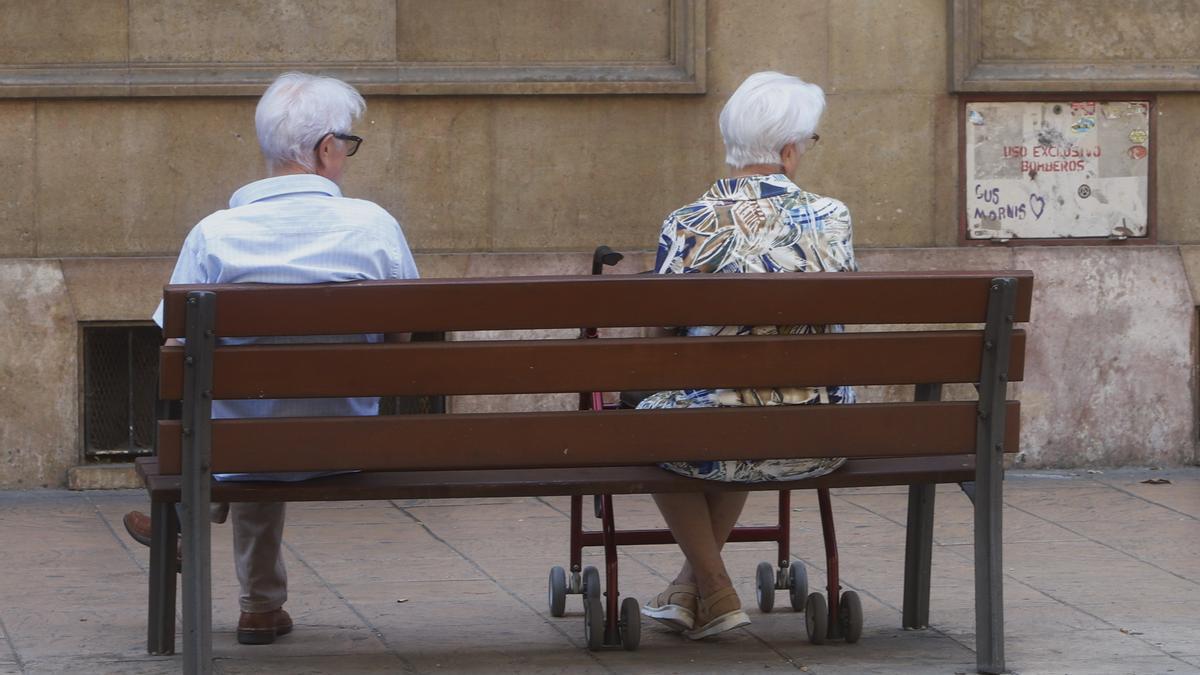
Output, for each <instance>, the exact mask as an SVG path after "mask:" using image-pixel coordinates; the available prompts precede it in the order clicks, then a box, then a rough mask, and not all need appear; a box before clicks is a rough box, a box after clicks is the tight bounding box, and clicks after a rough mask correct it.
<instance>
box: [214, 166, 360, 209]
mask: <svg viewBox="0 0 1200 675" xmlns="http://www.w3.org/2000/svg"><path fill="white" fill-rule="evenodd" d="M302 192H307V193H317V194H323V195H328V196H330V197H341V196H342V191H341V189H340V188H338V186H337V183H334V182H333V181H331V180H329V179H328V178H325V177H323V176H318V175H317V174H315V173H297V174H289V175H286V176H274V177H272V178H264V179H262V180H256V181H254V182H253V183H250V184H248V185H243V186H242V187H241V188H239V189H238V191H237V192H235V193H233V196H232V197H230V198H229V208H231V209H233V208H237V207H239V206H245V205H246V204H253V203H254V202H260V201H262V200H264V199H272V198H274V197H282V196H283V195H292V194H298V193H302Z"/></svg>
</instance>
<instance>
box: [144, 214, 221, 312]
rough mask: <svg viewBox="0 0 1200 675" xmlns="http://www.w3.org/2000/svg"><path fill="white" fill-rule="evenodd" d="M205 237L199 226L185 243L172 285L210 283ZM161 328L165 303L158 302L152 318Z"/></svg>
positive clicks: (177, 262)
mask: <svg viewBox="0 0 1200 675" xmlns="http://www.w3.org/2000/svg"><path fill="white" fill-rule="evenodd" d="M203 248H204V244H203V236H202V235H201V234H200V227H199V226H198V225H197V226H196V227H195V228H193V229H192V231H191V232H190V233H189V234H188V236H187V239H184V241H183V249H182V250H180V251H179V258H178V259H177V260H176V261H175V270H174V271H173V272H171V280H170V281H169V282H168V283H171V284H204V283H208V276H207V272H206V271H205V269H204V252H203ZM150 318H152V319H154V323H156V324H158V327H159V328H162V326H163V303H162V300H159V301H158V308H157V309H155V310H154V314H153V315H152V316H151V317H150Z"/></svg>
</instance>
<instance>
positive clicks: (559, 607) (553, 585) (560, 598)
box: [548, 565, 567, 616]
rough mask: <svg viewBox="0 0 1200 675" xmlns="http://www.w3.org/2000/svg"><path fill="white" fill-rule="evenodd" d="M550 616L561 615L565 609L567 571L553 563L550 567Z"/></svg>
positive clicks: (564, 612)
mask: <svg viewBox="0 0 1200 675" xmlns="http://www.w3.org/2000/svg"><path fill="white" fill-rule="evenodd" d="M548 592H549V596H550V616H562V615H563V614H566V610H567V571H566V570H564V569H563V568H561V567H559V566H557V565H555V566H554V567H551V568H550V585H549V591H548Z"/></svg>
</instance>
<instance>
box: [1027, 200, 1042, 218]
mask: <svg viewBox="0 0 1200 675" xmlns="http://www.w3.org/2000/svg"><path fill="white" fill-rule="evenodd" d="M1029 210H1030V211H1033V217H1034V218H1037V219H1038V220H1041V218H1042V213H1044V212H1045V211H1046V198H1045V197H1043V196H1041V195H1029Z"/></svg>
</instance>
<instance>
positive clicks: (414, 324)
mask: <svg viewBox="0 0 1200 675" xmlns="http://www.w3.org/2000/svg"><path fill="white" fill-rule="evenodd" d="M999 276H1007V277H1014V278H1016V279H1017V281H1018V290H1017V303H1016V310H1015V313H1016V316H1015V320H1016V321H1018V322H1021V321H1028V320H1029V309H1030V304H1031V301H1032V293H1033V290H1032V289H1033V273H1032V272H1029V271H1004V272H929V273H923V274H913V273H904V274H895V273H887V272H836V273H823V272H822V273H806V274H739V275H724V274H721V275H709V274H695V275H692V274H688V275H663V276H658V277H645V276H639V275H613V276H597V277H514V278H507V279H503V278H501V279H453V280H447V279H430V280H411V281H402V282H390V283H389V282H367V283H343V284H319V285H308V286H285V285H277V286H272V285H248V284H243V285H232V286H230V285H224V286H168V287H167V288H166V289H165V291H164V298H163V299H164V302H165V310H164V311H165V325H164V327H163V332H164V335H166V337H174V338H177V337H183V333H184V306H185V302H186V296H187V293H188V292H189V291H193V290H206V291H217V293H218V296H219V300H218V304H217V315H216V334H217V335H218V336H222V337H232V336H256V335H258V336H261V335H314V334H323V335H337V334H343V333H389V332H406V331H464V330H518V329H548V328H579V327H582V326H592V327H596V328H604V327H614V326H702V325H770V324H792V323H806V324H832V323H845V324H943V323H982V322H983V321H985V320H986V307H987V299H988V287H989V284H990V281H991V279H993V278H995V277H999ZM730 277H736V278H730ZM333 288H337V289H338V290H337V291H336V292H331V289H333ZM781 297H785V298H788V299H789V301H788V302H786V303H781V302H779V298H781ZM263 307H270V308H271V311H269V312H265V311H262V308H263ZM314 317H320V321H314Z"/></svg>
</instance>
